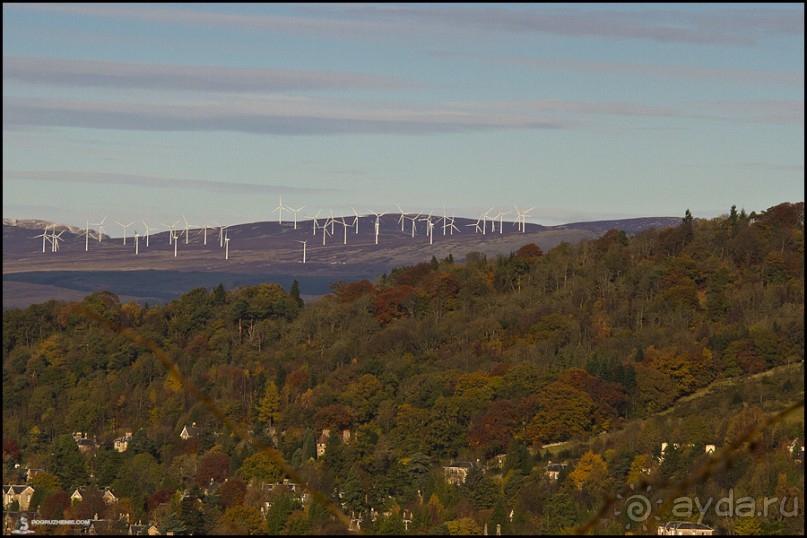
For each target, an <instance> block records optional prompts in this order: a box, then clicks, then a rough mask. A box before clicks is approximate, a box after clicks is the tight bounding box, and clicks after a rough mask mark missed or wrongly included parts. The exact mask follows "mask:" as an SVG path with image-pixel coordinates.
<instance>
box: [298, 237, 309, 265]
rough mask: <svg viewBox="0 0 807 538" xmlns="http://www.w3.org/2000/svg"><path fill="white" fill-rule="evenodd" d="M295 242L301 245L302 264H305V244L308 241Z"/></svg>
mask: <svg viewBox="0 0 807 538" xmlns="http://www.w3.org/2000/svg"><path fill="white" fill-rule="evenodd" d="M297 242H298V243H302V244H303V263H305V244H306V243H308V241H300V240H299V239H297Z"/></svg>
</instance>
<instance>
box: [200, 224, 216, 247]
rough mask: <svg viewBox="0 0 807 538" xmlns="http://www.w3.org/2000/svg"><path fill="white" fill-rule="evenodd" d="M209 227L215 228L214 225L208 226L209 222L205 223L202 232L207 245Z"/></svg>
mask: <svg viewBox="0 0 807 538" xmlns="http://www.w3.org/2000/svg"><path fill="white" fill-rule="evenodd" d="M208 228H210V229H215V228H213V227H212V226H208V225H207V224H204V225H203V226H202V234H204V244H205V245H207V229H208Z"/></svg>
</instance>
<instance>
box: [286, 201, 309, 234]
mask: <svg viewBox="0 0 807 538" xmlns="http://www.w3.org/2000/svg"><path fill="white" fill-rule="evenodd" d="M304 208H305V206H303V207H301V208H300V209H294V208H291V207H287V208H286V209H288V210H289V211H291V212H292V213H294V229H295V230H296V229H297V213H299V212H300V211H302V210H303V209H304Z"/></svg>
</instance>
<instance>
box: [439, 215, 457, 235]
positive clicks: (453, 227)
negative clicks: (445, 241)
mask: <svg viewBox="0 0 807 538" xmlns="http://www.w3.org/2000/svg"><path fill="white" fill-rule="evenodd" d="M455 218H456V217H451V222H450V223H449V232H450V233H451V235H454V230H457V233H461V232H460V229H459V228H457V227H456V226H455V225H454V219H455ZM443 233H445V230H444V231H443Z"/></svg>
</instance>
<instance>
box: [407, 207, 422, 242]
mask: <svg viewBox="0 0 807 538" xmlns="http://www.w3.org/2000/svg"><path fill="white" fill-rule="evenodd" d="M406 218H408V219H409V220H411V221H412V237H415V232H416V231H417V226H416V225H415V221H416V220H418V219H419V218H420V213H418V214H417V215H415V216H414V217H406Z"/></svg>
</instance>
